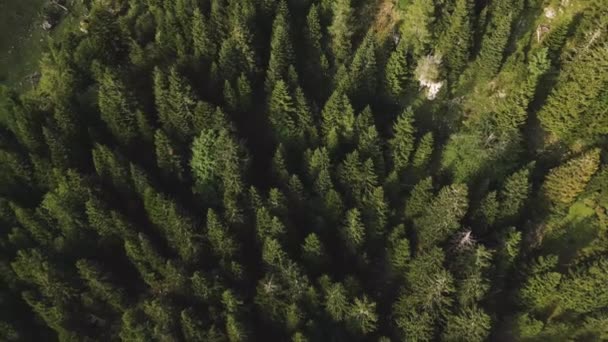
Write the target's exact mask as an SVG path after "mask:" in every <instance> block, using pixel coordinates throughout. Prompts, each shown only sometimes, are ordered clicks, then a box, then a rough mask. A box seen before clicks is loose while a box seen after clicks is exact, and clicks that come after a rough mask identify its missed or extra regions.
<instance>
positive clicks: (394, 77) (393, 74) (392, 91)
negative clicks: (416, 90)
mask: <svg viewBox="0 0 608 342" xmlns="http://www.w3.org/2000/svg"><path fill="white" fill-rule="evenodd" d="M411 77H412V75H411V70H410V68H409V63H408V50H407V42H406V40H404V39H401V40H400V41H399V44H398V45H397V47H396V49H395V51H393V52H392V53H391V55H390V57H389V59H388V62H387V63H386V68H385V70H384V82H385V84H384V86H385V88H386V94H387V95H388V97H389V98H390V99H392V100H393V101H394V102H397V101H399V100H400V99H401V98H402V97H403V96H404V95H405V91H406V90H407V88H408V85H409V82H410V79H411Z"/></svg>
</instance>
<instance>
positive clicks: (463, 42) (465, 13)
mask: <svg viewBox="0 0 608 342" xmlns="http://www.w3.org/2000/svg"><path fill="white" fill-rule="evenodd" d="M473 7H474V2H473V1H471V0H458V1H456V3H455V5H454V11H453V12H452V13H451V15H450V18H449V26H448V28H447V30H446V31H445V32H443V33H442V34H441V36H440V37H439V41H438V42H437V50H439V54H441V55H442V56H443V60H444V61H445V65H446V68H447V70H448V82H449V83H450V84H452V85H453V84H455V83H456V82H457V81H458V77H459V76H460V74H461V73H462V72H463V71H464V69H465V67H466V64H467V62H468V60H469V58H470V56H471V48H472V43H473V39H472V38H473V37H472V33H473V32H472V29H473V25H472V18H471V15H472V14H473V13H474V11H473Z"/></svg>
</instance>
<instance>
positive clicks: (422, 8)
mask: <svg viewBox="0 0 608 342" xmlns="http://www.w3.org/2000/svg"><path fill="white" fill-rule="evenodd" d="M434 12H435V6H434V4H433V2H432V1H424V0H413V1H412V2H411V3H410V4H409V5H408V6H407V7H406V8H405V13H404V18H403V20H404V21H405V22H406V23H407V25H402V26H401V35H402V36H401V39H402V40H404V41H405V44H406V46H407V48H408V49H411V51H412V52H413V53H414V55H415V56H422V55H423V54H425V53H426V52H427V51H428V49H429V45H430V44H431V42H432V40H433V38H434V37H433V32H432V31H431V26H432V24H433V22H434V21H435V18H434Z"/></svg>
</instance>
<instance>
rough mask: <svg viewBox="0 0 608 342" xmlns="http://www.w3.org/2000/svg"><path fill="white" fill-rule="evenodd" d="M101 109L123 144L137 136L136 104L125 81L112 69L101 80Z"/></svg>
mask: <svg viewBox="0 0 608 342" xmlns="http://www.w3.org/2000/svg"><path fill="white" fill-rule="evenodd" d="M98 99H99V100H98V105H99V110H100V112H101V118H102V120H103V121H104V122H105V123H106V125H108V128H109V129H110V132H112V134H113V135H114V136H115V137H116V139H118V141H120V142H121V143H123V144H130V143H131V142H132V141H133V140H134V139H135V138H136V137H137V132H138V129H137V118H136V117H135V112H136V110H137V109H136V104H135V100H134V99H133V96H132V95H131V94H130V93H129V92H128V90H127V88H126V86H125V85H124V83H123V82H122V81H121V80H120V79H119V78H118V76H117V75H115V74H114V73H112V72H111V71H105V72H104V73H103V75H102V77H101V79H100V80H99V97H98Z"/></svg>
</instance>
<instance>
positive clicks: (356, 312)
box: [347, 296, 378, 335]
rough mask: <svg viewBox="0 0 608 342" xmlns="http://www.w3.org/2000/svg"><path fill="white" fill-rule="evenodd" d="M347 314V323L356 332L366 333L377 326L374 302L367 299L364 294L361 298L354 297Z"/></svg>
mask: <svg viewBox="0 0 608 342" xmlns="http://www.w3.org/2000/svg"><path fill="white" fill-rule="evenodd" d="M347 316H348V317H347V320H348V324H349V325H350V326H351V329H353V330H354V331H356V332H357V333H360V334H363V335H367V334H369V333H371V332H374V331H375V330H376V329H377V328H378V315H377V313H376V303H374V302H371V301H369V300H368V299H367V297H365V296H363V298H361V299H359V298H355V300H354V302H353V304H352V305H351V306H350V308H349V309H348V313H347Z"/></svg>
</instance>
